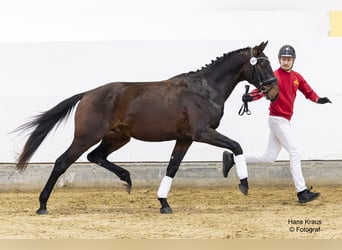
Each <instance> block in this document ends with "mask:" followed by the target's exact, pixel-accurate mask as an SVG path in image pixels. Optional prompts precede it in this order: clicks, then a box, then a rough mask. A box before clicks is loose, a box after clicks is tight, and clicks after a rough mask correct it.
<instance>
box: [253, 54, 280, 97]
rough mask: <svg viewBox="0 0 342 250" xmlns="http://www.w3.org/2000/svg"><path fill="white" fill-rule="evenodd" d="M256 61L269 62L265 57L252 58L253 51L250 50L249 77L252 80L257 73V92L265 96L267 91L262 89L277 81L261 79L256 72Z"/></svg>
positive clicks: (272, 78) (273, 78) (274, 79)
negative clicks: (250, 71)
mask: <svg viewBox="0 0 342 250" xmlns="http://www.w3.org/2000/svg"><path fill="white" fill-rule="evenodd" d="M258 60H266V61H267V62H269V60H268V58H267V57H255V56H253V49H252V48H251V59H250V60H249V63H250V64H251V66H252V77H251V79H253V77H254V72H257V73H258V80H259V86H258V89H259V91H261V92H263V93H264V94H266V93H267V92H268V91H269V90H268V91H265V90H264V89H263V87H264V86H268V85H274V84H275V83H276V82H277V79H276V78H275V77H271V78H269V79H266V80H264V79H261V77H260V72H258V68H257V67H256V65H257V64H258Z"/></svg>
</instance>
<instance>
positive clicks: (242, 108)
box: [239, 85, 252, 116]
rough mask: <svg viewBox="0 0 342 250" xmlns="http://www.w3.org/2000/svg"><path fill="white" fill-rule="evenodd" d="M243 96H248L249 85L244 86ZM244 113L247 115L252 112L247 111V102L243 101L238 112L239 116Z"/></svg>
mask: <svg viewBox="0 0 342 250" xmlns="http://www.w3.org/2000/svg"><path fill="white" fill-rule="evenodd" d="M245 88H246V90H245V94H248V91H249V85H245ZM244 113H246V114H247V115H250V114H252V112H251V111H250V110H249V108H248V102H247V101H243V103H242V106H241V108H240V110H239V115H240V116H242V115H243V114H244Z"/></svg>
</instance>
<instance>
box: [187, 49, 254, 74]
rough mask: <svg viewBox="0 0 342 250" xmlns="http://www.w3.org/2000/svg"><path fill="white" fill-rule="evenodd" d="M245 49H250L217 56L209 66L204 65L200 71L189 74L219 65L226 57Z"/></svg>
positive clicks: (192, 72)
mask: <svg viewBox="0 0 342 250" xmlns="http://www.w3.org/2000/svg"><path fill="white" fill-rule="evenodd" d="M247 49H251V47H246V48H242V49H237V50H234V51H230V52H228V53H224V54H223V55H222V56H218V57H216V59H215V60H211V63H210V64H206V65H205V66H203V67H202V68H201V69H198V70H196V71H190V72H189V74H194V73H200V72H202V71H204V70H206V69H207V68H209V67H211V66H215V65H216V64H219V63H221V62H222V61H223V60H224V59H226V58H227V57H229V56H231V55H233V54H237V53H240V52H241V51H245V50H247Z"/></svg>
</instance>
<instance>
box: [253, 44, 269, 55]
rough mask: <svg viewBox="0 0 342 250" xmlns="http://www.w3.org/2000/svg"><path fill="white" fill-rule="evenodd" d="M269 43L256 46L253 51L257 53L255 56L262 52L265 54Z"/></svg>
mask: <svg viewBox="0 0 342 250" xmlns="http://www.w3.org/2000/svg"><path fill="white" fill-rule="evenodd" d="M267 43H268V41H266V42H262V43H260V44H259V46H255V47H254V48H253V51H254V52H256V53H255V55H259V54H260V53H261V52H263V51H264V49H265V48H266V46H267Z"/></svg>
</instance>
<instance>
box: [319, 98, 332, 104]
mask: <svg viewBox="0 0 342 250" xmlns="http://www.w3.org/2000/svg"><path fill="white" fill-rule="evenodd" d="M317 103H319V104H326V103H331V101H330V100H329V98H328V97H320V98H318V100H317Z"/></svg>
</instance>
